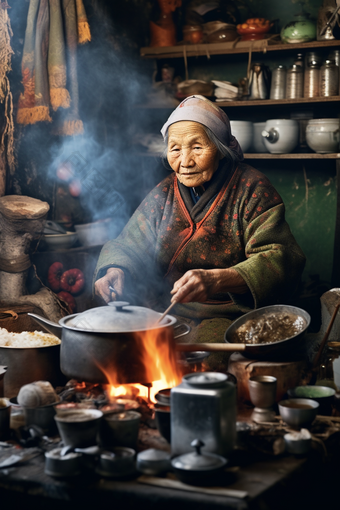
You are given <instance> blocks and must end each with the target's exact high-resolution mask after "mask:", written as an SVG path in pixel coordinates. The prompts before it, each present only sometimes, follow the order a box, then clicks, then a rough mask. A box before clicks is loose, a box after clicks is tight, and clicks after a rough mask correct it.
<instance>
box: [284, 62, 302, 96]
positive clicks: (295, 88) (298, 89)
mask: <svg viewBox="0 0 340 510" xmlns="http://www.w3.org/2000/svg"><path fill="white" fill-rule="evenodd" d="M299 97H303V69H302V67H301V66H300V65H297V64H293V65H292V66H290V67H289V69H288V71H287V75H286V98H287V99H297V98H299Z"/></svg>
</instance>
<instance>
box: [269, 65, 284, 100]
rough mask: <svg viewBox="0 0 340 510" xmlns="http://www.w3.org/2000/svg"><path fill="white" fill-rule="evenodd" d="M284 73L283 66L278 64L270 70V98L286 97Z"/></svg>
mask: <svg viewBox="0 0 340 510" xmlns="http://www.w3.org/2000/svg"><path fill="white" fill-rule="evenodd" d="M286 74H287V70H286V67H285V66H278V67H277V68H276V69H274V71H273V72H272V81H271V86H270V99H284V98H285V97H286Z"/></svg>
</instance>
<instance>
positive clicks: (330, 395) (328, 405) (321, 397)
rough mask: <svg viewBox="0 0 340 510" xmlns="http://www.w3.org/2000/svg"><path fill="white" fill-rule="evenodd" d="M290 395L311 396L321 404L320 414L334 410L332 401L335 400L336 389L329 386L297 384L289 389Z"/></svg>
mask: <svg viewBox="0 0 340 510" xmlns="http://www.w3.org/2000/svg"><path fill="white" fill-rule="evenodd" d="M287 393H288V396H289V397H291V398H311V399H312V400H315V401H316V402H318V403H319V404H320V408H319V410H318V413H319V414H323V415H330V414H331V412H332V402H333V400H334V395H335V390H334V389H333V388H329V387H328V386H308V385H306V386H296V387H295V388H293V389H291V390H288V392H287Z"/></svg>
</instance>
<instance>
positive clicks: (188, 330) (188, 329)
mask: <svg viewBox="0 0 340 510" xmlns="http://www.w3.org/2000/svg"><path fill="white" fill-rule="evenodd" d="M181 327H182V328H185V330H186V331H184V332H183V333H180V334H179V335H175V336H174V338H175V340H177V338H181V337H182V336H186V335H188V334H189V333H190V331H191V327H190V326H189V324H177V326H174V329H177V328H181Z"/></svg>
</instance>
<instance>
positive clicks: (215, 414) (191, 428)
mask: <svg viewBox="0 0 340 510" xmlns="http://www.w3.org/2000/svg"><path fill="white" fill-rule="evenodd" d="M170 405H171V452H172V455H179V454H182V453H187V452H188V451H190V446H189V445H190V443H191V441H193V440H194V439H196V438H197V437H200V438H201V440H202V441H204V442H205V444H206V451H208V452H211V453H217V454H219V455H223V456H227V455H228V454H229V453H230V452H231V450H232V449H233V447H234V444H235V441H236V386H235V385H234V384H231V383H229V382H228V376H227V375H226V374H222V373H219V372H196V373H192V374H187V375H185V376H184V377H183V378H182V383H181V384H179V385H178V386H176V387H175V388H172V389H171V394H170Z"/></svg>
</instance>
